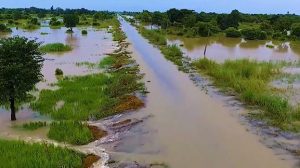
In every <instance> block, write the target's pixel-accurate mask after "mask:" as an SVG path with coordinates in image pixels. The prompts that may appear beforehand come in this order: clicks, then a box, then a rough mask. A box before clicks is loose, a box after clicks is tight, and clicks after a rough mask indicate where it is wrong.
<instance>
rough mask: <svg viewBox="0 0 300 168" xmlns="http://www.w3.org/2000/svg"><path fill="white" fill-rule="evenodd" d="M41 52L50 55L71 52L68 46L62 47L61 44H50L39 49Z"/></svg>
mask: <svg viewBox="0 0 300 168" xmlns="http://www.w3.org/2000/svg"><path fill="white" fill-rule="evenodd" d="M40 50H41V51H42V52H46V53H51V52H64V51H71V50H72V48H71V47H70V46H69V45H64V44H62V43H50V44H46V45H43V46H41V47H40Z"/></svg>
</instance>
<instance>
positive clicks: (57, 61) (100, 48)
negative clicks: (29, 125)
mask: <svg viewBox="0 0 300 168" xmlns="http://www.w3.org/2000/svg"><path fill="white" fill-rule="evenodd" d="M87 30H88V35H81V29H80V28H74V30H73V31H74V33H73V34H67V33H65V32H66V28H61V29H50V28H49V27H41V28H40V29H38V30H34V31H25V30H23V29H15V28H14V29H13V32H12V34H2V35H0V38H5V37H9V36H17V35H18V36H24V37H27V38H29V39H36V40H37V41H38V42H42V43H43V44H47V43H57V42H60V43H64V44H68V45H70V46H71V47H72V48H73V49H72V51H69V52H63V53H51V54H50V53H49V54H46V55H44V56H43V57H44V58H45V61H44V65H43V68H42V74H43V75H44V80H43V81H42V82H40V83H38V84H37V86H36V87H37V88H38V89H39V90H41V89H55V88H56V87H54V86H53V84H54V83H56V82H57V79H56V76H55V69H56V68H60V69H61V70H62V71H63V72H64V75H66V76H75V75H76V76H78V75H86V74H91V73H96V72H98V71H99V70H97V68H91V67H88V66H85V65H78V63H85V62H89V63H98V62H99V61H100V60H101V59H102V58H103V56H104V55H105V54H107V53H111V52H112V51H114V49H115V48H116V43H115V42H113V41H112V36H111V34H110V33H107V31H106V30H96V29H93V28H87ZM42 32H43V33H47V34H46V35H41V33H42ZM17 119H18V120H17V121H16V122H11V121H10V112H9V110H6V109H5V108H1V107H0V132H1V133H0V134H1V135H4V136H6V137H7V136H12V134H14V135H17V136H18V137H28V136H37V137H39V138H43V137H46V134H45V133H46V132H47V131H46V130H43V129H42V130H40V129H39V130H37V131H33V132H28V131H25V132H24V131H23V132H22V131H21V130H19V129H14V127H15V126H16V125H21V124H22V123H24V122H30V121H48V120H49V117H46V116H41V115H40V114H39V113H38V112H34V111H32V109H30V108H29V107H28V105H24V106H23V107H22V108H20V110H18V112H17Z"/></svg>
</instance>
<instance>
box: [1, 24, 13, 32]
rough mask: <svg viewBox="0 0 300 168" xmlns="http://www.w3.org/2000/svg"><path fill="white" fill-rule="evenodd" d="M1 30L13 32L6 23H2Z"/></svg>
mask: <svg viewBox="0 0 300 168" xmlns="http://www.w3.org/2000/svg"><path fill="white" fill-rule="evenodd" d="M0 32H8V33H9V32H12V30H11V29H10V28H8V27H6V26H5V25H4V24H0Z"/></svg>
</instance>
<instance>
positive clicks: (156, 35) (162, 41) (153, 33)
mask: <svg viewBox="0 0 300 168" xmlns="http://www.w3.org/2000/svg"><path fill="white" fill-rule="evenodd" d="M138 30H139V32H140V34H141V35H142V36H143V37H145V38H146V39H148V40H149V42H150V43H152V44H154V45H156V46H158V47H159V49H160V51H161V53H162V54H163V55H164V56H165V58H166V59H167V60H169V61H171V62H173V63H174V64H175V65H177V66H178V69H179V70H182V71H185V70H186V69H185V68H184V67H183V63H182V59H183V53H182V52H181V50H180V48H179V47H178V46H176V45H167V39H166V34H164V33H163V32H161V31H160V30H149V29H146V28H144V27H143V26H139V27H138Z"/></svg>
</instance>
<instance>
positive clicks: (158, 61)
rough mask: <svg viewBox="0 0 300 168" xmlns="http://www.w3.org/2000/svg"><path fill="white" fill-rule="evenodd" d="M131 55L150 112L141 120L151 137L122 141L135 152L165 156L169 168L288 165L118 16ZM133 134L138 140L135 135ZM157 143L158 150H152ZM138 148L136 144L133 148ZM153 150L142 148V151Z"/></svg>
mask: <svg viewBox="0 0 300 168" xmlns="http://www.w3.org/2000/svg"><path fill="white" fill-rule="evenodd" d="M121 24H122V29H123V31H124V32H125V33H126V35H127V37H128V41H129V42H130V43H131V44H132V46H131V49H132V51H133V55H134V57H135V59H136V60H137V62H138V64H140V66H141V71H142V72H143V73H145V74H146V75H145V80H147V81H151V82H148V83H147V84H146V85H147V88H148V90H149V92H150V93H149V94H148V96H147V104H146V107H145V108H144V109H142V110H141V111H142V112H143V111H144V112H146V113H149V114H151V115H153V117H152V118H151V119H150V121H149V122H148V123H147V127H149V130H155V131H152V132H153V133H152V134H151V138H152V139H153V140H149V141H148V142H147V141H146V142H145V143H144V144H141V143H140V142H139V140H140V139H141V138H142V137H134V138H132V139H131V140H128V142H126V141H125V142H124V146H127V148H134V145H137V144H135V142H139V144H138V145H139V147H137V148H138V149H137V150H136V151H138V152H136V153H134V152H132V153H131V154H132V155H135V156H134V157H135V158H139V157H140V158H141V160H147V158H148V159H149V158H151V156H152V158H151V159H152V160H153V161H155V160H157V161H159V162H165V163H167V164H168V165H169V166H170V167H172V168H221V167H222V168H285V167H291V164H290V163H288V161H283V160H281V159H280V158H279V156H276V155H275V154H274V153H273V151H272V150H271V149H268V148H267V147H265V146H264V145H263V144H261V143H260V142H259V137H257V136H256V135H253V134H251V133H249V132H247V131H246V128H245V127H244V126H242V125H241V124H240V122H239V121H238V119H237V118H235V117H233V116H231V115H230V111H229V110H230V109H229V108H228V107H225V106H224V104H222V103H220V101H217V100H214V99H213V98H211V97H210V96H208V95H206V94H205V92H204V91H201V89H199V88H198V87H196V86H195V85H194V84H193V82H192V81H191V80H190V79H189V77H188V75H186V74H184V73H182V72H180V71H178V70H177V67H176V66H174V65H173V64H172V63H171V62H169V61H167V60H166V59H165V58H164V57H163V55H162V54H161V53H160V51H159V49H157V48H155V47H153V46H152V45H150V44H149V43H148V41H147V40H145V39H144V38H143V37H142V36H141V35H140V34H139V33H138V32H137V30H136V29H135V28H134V27H133V26H131V25H129V24H128V23H127V22H125V21H123V20H122V19H121ZM137 139H138V140H137ZM156 148H159V150H155V149H156ZM139 149H140V150H139ZM147 150H148V151H151V150H153V151H156V152H154V153H153V154H145V153H146V152H145V153H143V151H147Z"/></svg>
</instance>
